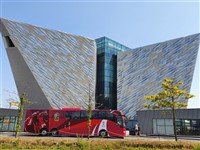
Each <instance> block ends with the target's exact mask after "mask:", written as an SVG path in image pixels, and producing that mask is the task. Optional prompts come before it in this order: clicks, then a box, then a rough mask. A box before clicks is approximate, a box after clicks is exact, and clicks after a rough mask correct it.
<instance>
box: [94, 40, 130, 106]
mask: <svg viewBox="0 0 200 150" xmlns="http://www.w3.org/2000/svg"><path fill="white" fill-rule="evenodd" d="M96 45H97V81H96V108H97V109H117V54H118V53H119V52H122V51H125V50H128V49H130V48H128V47H126V46H124V45H122V44H120V43H118V42H116V41H113V40H111V39H109V38H107V37H101V38H98V39H96Z"/></svg>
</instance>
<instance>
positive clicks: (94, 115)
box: [92, 111, 99, 119]
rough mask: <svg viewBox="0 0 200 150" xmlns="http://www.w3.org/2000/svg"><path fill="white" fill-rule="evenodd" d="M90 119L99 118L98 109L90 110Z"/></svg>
mask: <svg viewBox="0 0 200 150" xmlns="http://www.w3.org/2000/svg"><path fill="white" fill-rule="evenodd" d="M92 119H99V112H98V111H93V112H92Z"/></svg>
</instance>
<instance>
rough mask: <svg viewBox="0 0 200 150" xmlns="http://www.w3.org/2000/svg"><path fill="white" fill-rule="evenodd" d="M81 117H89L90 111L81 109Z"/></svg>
mask: <svg viewBox="0 0 200 150" xmlns="http://www.w3.org/2000/svg"><path fill="white" fill-rule="evenodd" d="M81 118H83V119H85V118H88V112H87V111H81Z"/></svg>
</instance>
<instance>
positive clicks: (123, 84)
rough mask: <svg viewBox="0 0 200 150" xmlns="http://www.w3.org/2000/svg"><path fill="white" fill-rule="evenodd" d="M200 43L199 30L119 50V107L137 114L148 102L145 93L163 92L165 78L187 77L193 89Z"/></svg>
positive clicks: (185, 85) (185, 87) (188, 90)
mask: <svg viewBox="0 0 200 150" xmlns="http://www.w3.org/2000/svg"><path fill="white" fill-rule="evenodd" d="M199 44H200V34H195V35H191V36H187V37H183V38H178V39H174V40H170V41H166V42H161V43H157V44H152V45H149V46H144V47H140V48H136V49H133V50H130V51H125V52H121V53H119V54H118V58H117V61H118V63H117V65H118V69H117V79H118V85H117V104H118V107H117V108H118V109H119V110H122V111H123V113H125V114H126V115H127V116H128V117H129V118H132V119H133V118H135V117H136V112H137V111H138V110H142V109H143V108H144V106H143V105H144V104H145V103H147V101H146V100H145V99H144V96H145V95H154V94H156V93H158V92H160V91H161V90H162V89H161V83H162V81H163V79H164V78H171V77H175V78H176V80H177V81H183V83H184V84H183V86H182V88H183V89H186V90H187V92H190V88H191V84H192V79H193V73H194V68H195V63H196V59H197V54H198V51H199ZM197 84H198V83H197ZM181 101H183V102H187V101H186V100H181Z"/></svg>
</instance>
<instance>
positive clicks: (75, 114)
mask: <svg viewBox="0 0 200 150" xmlns="http://www.w3.org/2000/svg"><path fill="white" fill-rule="evenodd" d="M66 118H70V119H74V118H80V111H67V112H66Z"/></svg>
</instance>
